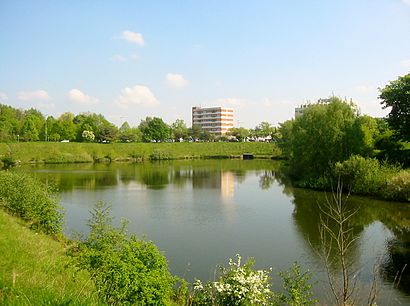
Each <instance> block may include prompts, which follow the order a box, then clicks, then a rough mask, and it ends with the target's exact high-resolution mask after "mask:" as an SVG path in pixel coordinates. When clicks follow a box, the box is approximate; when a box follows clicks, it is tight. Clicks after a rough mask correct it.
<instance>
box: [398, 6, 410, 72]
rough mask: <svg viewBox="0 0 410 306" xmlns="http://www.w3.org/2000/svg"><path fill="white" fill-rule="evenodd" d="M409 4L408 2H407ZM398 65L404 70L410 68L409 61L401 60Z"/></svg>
mask: <svg viewBox="0 0 410 306" xmlns="http://www.w3.org/2000/svg"><path fill="white" fill-rule="evenodd" d="M408 1H409V3H410V0H408ZM400 65H401V66H402V67H404V68H410V59H406V60H402V61H401V62H400Z"/></svg>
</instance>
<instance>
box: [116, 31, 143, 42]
mask: <svg viewBox="0 0 410 306" xmlns="http://www.w3.org/2000/svg"><path fill="white" fill-rule="evenodd" d="M121 37H122V38H123V39H125V40H126V41H129V42H131V43H134V44H137V45H140V46H143V45H144V44H145V42H144V37H142V34H141V33H137V32H132V31H128V30H126V31H124V32H122V35H121Z"/></svg>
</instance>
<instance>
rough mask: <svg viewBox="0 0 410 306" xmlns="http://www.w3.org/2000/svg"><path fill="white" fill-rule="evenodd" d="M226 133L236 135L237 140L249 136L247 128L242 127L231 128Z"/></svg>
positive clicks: (242, 139)
mask: <svg viewBox="0 0 410 306" xmlns="http://www.w3.org/2000/svg"><path fill="white" fill-rule="evenodd" d="M228 135H231V136H234V137H236V139H238V140H239V141H244V140H245V138H246V137H248V136H249V130H248V129H246V128H244V127H239V128H231V129H230V130H229V132H228Z"/></svg>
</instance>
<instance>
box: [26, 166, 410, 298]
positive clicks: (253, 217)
mask: <svg viewBox="0 0 410 306" xmlns="http://www.w3.org/2000/svg"><path fill="white" fill-rule="evenodd" d="M279 166H280V164H279V163H278V162H274V161H270V160H251V161H242V160H184V161H171V162H158V163H144V164H110V165H107V164H73V165H37V166H26V167H27V168H28V170H29V171H32V172H33V173H35V175H36V176H38V177H39V178H40V179H41V180H43V181H46V182H47V183H53V184H56V186H57V188H58V189H59V191H60V195H61V196H60V197H61V204H62V206H63V207H64V210H65V232H66V234H67V235H71V234H72V233H73V232H87V227H86V222H87V219H88V218H89V217H90V213H89V211H90V210H92V209H93V206H94V205H95V203H96V202H98V201H104V202H107V203H109V204H110V205H111V207H112V214H113V216H114V217H115V220H116V223H117V224H119V222H120V220H121V218H126V219H128V220H129V221H130V223H129V231H130V232H132V233H135V234H136V235H138V236H140V237H145V238H146V239H149V240H152V241H154V243H155V244H156V245H157V246H158V247H159V248H160V249H161V250H162V251H163V252H164V253H165V255H166V257H167V259H168V261H169V266H170V270H171V272H172V273H174V274H177V275H179V276H181V277H184V278H186V279H187V280H189V281H193V280H194V279H195V278H200V279H202V280H203V281H204V280H205V281H206V280H212V279H214V275H215V271H216V267H217V265H218V264H225V265H226V264H227V260H228V258H233V257H235V254H237V253H239V254H241V255H242V257H243V258H248V257H254V258H255V260H256V267H257V268H268V267H272V268H273V271H274V272H273V277H274V283H273V286H274V289H276V290H279V288H280V286H281V285H280V281H279V278H278V277H276V274H277V272H279V271H281V270H287V269H289V268H290V267H291V265H292V264H293V263H294V262H296V261H297V262H298V263H299V264H300V265H301V266H302V269H304V270H306V269H309V270H310V271H311V272H312V273H313V278H314V281H315V282H316V284H315V293H316V296H317V297H319V298H320V299H329V298H330V294H331V293H330V290H329V285H328V282H327V277H326V269H325V268H324V262H323V260H322V259H321V257H320V256H319V255H318V254H319V251H320V249H321V245H322V243H321V239H320V235H319V224H320V220H321V219H320V216H321V215H323V213H322V210H323V207H324V206H323V205H324V204H326V202H327V201H328V200H329V199H330V198H331V194H327V195H326V194H325V193H322V192H314V191H310V190H304V189H297V188H293V187H292V186H291V185H290V184H288V183H287V182H286V178H285V177H284V176H283V175H282V174H281V172H280V171H279ZM346 205H348V206H349V208H352V209H355V210H357V212H356V213H355V214H354V215H353V216H352V217H351V219H349V226H351V229H352V233H353V234H354V235H356V236H357V237H358V240H357V241H356V242H355V243H354V244H353V245H352V247H351V249H350V250H349V252H348V259H349V261H350V262H351V263H352V264H353V265H354V266H355V267H356V268H357V270H358V271H359V273H357V274H356V275H355V277H356V278H357V281H358V285H357V286H358V288H359V289H360V291H361V295H362V297H364V296H367V291H368V287H369V286H370V285H371V280H372V275H373V270H375V272H374V273H375V275H376V279H377V284H378V288H379V290H380V292H379V294H378V297H379V299H378V303H379V304H383V305H386V304H390V305H397V304H410V267H407V268H406V269H404V271H403V272H402V273H400V271H402V269H403V267H404V265H405V264H408V263H409V261H410V205H409V204H407V203H397V202H385V201H379V200H375V199H371V198H365V197H353V196H350V197H349V199H348V201H347V204H346ZM332 255H333V254H332ZM330 268H331V269H332V267H330ZM395 280H396V281H395ZM398 280H400V281H399V282H398ZM397 283H398V284H397Z"/></svg>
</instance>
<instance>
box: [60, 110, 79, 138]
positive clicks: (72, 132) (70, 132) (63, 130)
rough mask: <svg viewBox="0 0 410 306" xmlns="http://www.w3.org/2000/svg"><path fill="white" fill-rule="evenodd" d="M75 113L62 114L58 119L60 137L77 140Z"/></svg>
mask: <svg viewBox="0 0 410 306" xmlns="http://www.w3.org/2000/svg"><path fill="white" fill-rule="evenodd" d="M73 120H74V115H73V114H72V113H70V112H67V113H64V114H62V115H61V116H60V117H58V119H57V128H58V130H59V131H58V133H57V134H59V135H60V139H67V140H75V139H76V126H75V124H74V122H73Z"/></svg>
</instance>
